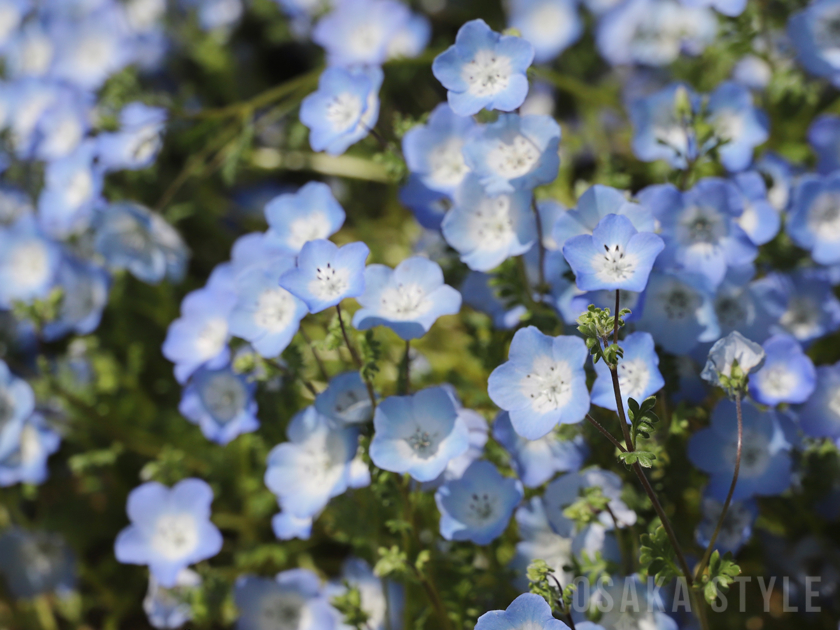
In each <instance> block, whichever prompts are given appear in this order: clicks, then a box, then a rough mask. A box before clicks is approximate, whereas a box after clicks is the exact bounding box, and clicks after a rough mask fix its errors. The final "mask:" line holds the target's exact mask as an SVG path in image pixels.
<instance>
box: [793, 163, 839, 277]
mask: <svg viewBox="0 0 840 630" xmlns="http://www.w3.org/2000/svg"><path fill="white" fill-rule="evenodd" d="M785 229H786V230H787V233H788V234H789V235H790V237H791V239H792V240H793V242H794V243H796V244H797V245H799V246H800V247H802V248H803V249H807V250H809V251H810V252H811V257H812V258H813V259H814V260H815V261H816V262H818V263H820V264H822V265H834V264H837V263H840V172H837V173H833V174H831V175H826V176H825V177H821V176H819V175H805V176H803V177H802V179H800V180H799V184H798V185H797V187H796V190H795V191H794V197H793V206H792V208H791V212H790V215H789V216H788V220H787V222H786V223H785Z"/></svg>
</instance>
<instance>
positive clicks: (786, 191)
mask: <svg viewBox="0 0 840 630" xmlns="http://www.w3.org/2000/svg"><path fill="white" fill-rule="evenodd" d="M754 168H755V170H757V171H758V172H759V173H761V174H762V176H763V177H764V178H765V180H766V181H767V184H768V186H769V189H768V190H767V200H768V201H769V202H770V203H771V204H773V207H774V208H776V210H779V211H781V210H785V209H787V207H788V205H789V203H790V198H791V196H792V195H791V191H792V189H793V182H794V171H793V167H792V166H791V165H790V163H789V162H788V161H787V160H786V159H784V158H783V157H781V156H780V155H777V154H776V153H773V152H770V151H768V152H767V153H765V154H764V155H762V156H761V157H760V158H759V159H758V160H756V162H755V164H754Z"/></svg>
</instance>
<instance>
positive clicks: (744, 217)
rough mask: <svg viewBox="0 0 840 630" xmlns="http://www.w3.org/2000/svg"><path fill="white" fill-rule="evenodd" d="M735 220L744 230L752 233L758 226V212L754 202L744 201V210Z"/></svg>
mask: <svg viewBox="0 0 840 630" xmlns="http://www.w3.org/2000/svg"><path fill="white" fill-rule="evenodd" d="M736 221H737V223H738V225H740V226H741V227H742V228H743V230H744V232H746V233H747V234H752V233H753V232H754V231H755V230H756V229H757V228H758V212H756V209H755V204H753V203H750V202H749V201H745V202H744V211H743V212H742V213H741V216H740V217H738V218H737V219H736Z"/></svg>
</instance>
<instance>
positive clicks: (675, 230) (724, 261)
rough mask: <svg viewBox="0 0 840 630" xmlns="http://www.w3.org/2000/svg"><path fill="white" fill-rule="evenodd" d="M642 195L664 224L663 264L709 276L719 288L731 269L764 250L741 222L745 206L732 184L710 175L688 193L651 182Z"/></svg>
mask: <svg viewBox="0 0 840 630" xmlns="http://www.w3.org/2000/svg"><path fill="white" fill-rule="evenodd" d="M639 199H640V200H641V202H642V203H643V204H645V205H647V206H648V207H649V208H650V209H651V211H652V212H653V214H654V215H655V216H656V218H657V219H659V221H660V223H661V225H662V238H663V239H664V241H665V251H664V252H663V253H662V256H661V259H660V261H659V262H660V263H661V264H662V265H663V266H666V267H671V268H675V269H681V270H685V271H689V272H692V273H696V274H701V275H704V276H706V278H708V279H709V281H710V283H711V285H712V286H713V287H717V286H718V285H719V284H720V283H721V281H722V280H723V277H724V276H725V275H726V269H727V267H738V266H741V265H745V264H747V263H750V262H752V261H753V260H755V257H756V256H757V254H758V249H757V248H756V246H755V244H754V243H753V242H752V241H751V240H750V237H749V236H747V233H746V232H744V230H743V229H742V228H741V226H740V225H738V223H737V220H738V217H740V216H741V213H742V212H743V211H744V206H743V204H742V202H741V197H740V195H739V194H738V189H737V188H736V187H735V185H734V184H732V182H728V181H726V180H724V179H719V178H715V177H709V178H706V179H702V180H700V181H699V182H697V184H696V185H695V186H694V188H692V189H691V190H689V191H687V192H680V191H678V190H677V189H676V188H675V187H673V186H671V185H670V184H668V185H663V186H651V187H649V188H646V189H645V190H643V191H641V192H640V193H639Z"/></svg>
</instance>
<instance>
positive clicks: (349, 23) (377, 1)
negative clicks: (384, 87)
mask: <svg viewBox="0 0 840 630" xmlns="http://www.w3.org/2000/svg"><path fill="white" fill-rule="evenodd" d="M410 17H411V13H410V11H409V10H408V7H406V6H405V5H404V4H401V3H399V2H392V1H391V0H348V1H347V2H341V3H339V4H337V5H336V8H335V9H333V11H331V12H330V13H328V14H327V15H326V16H324V17H323V18H321V20H320V21H319V22H318V23H317V24H316V25H315V28H314V29H312V41H313V42H315V43H316V44H318V45H319V46H322V47H323V48H324V49H325V50H326V51H327V62H328V63H329V65H331V66H353V65H371V66H381V65H382V64H383V63H384V62H385V60H386V59H387V58H388V45H389V44H390V43H391V42H392V40H393V38H394V36H395V34H396V32H397V31H398V30H399V29H400V28H402V27H403V26H404V25H405V24H406V23H407V22H408V21H409V19H410Z"/></svg>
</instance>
